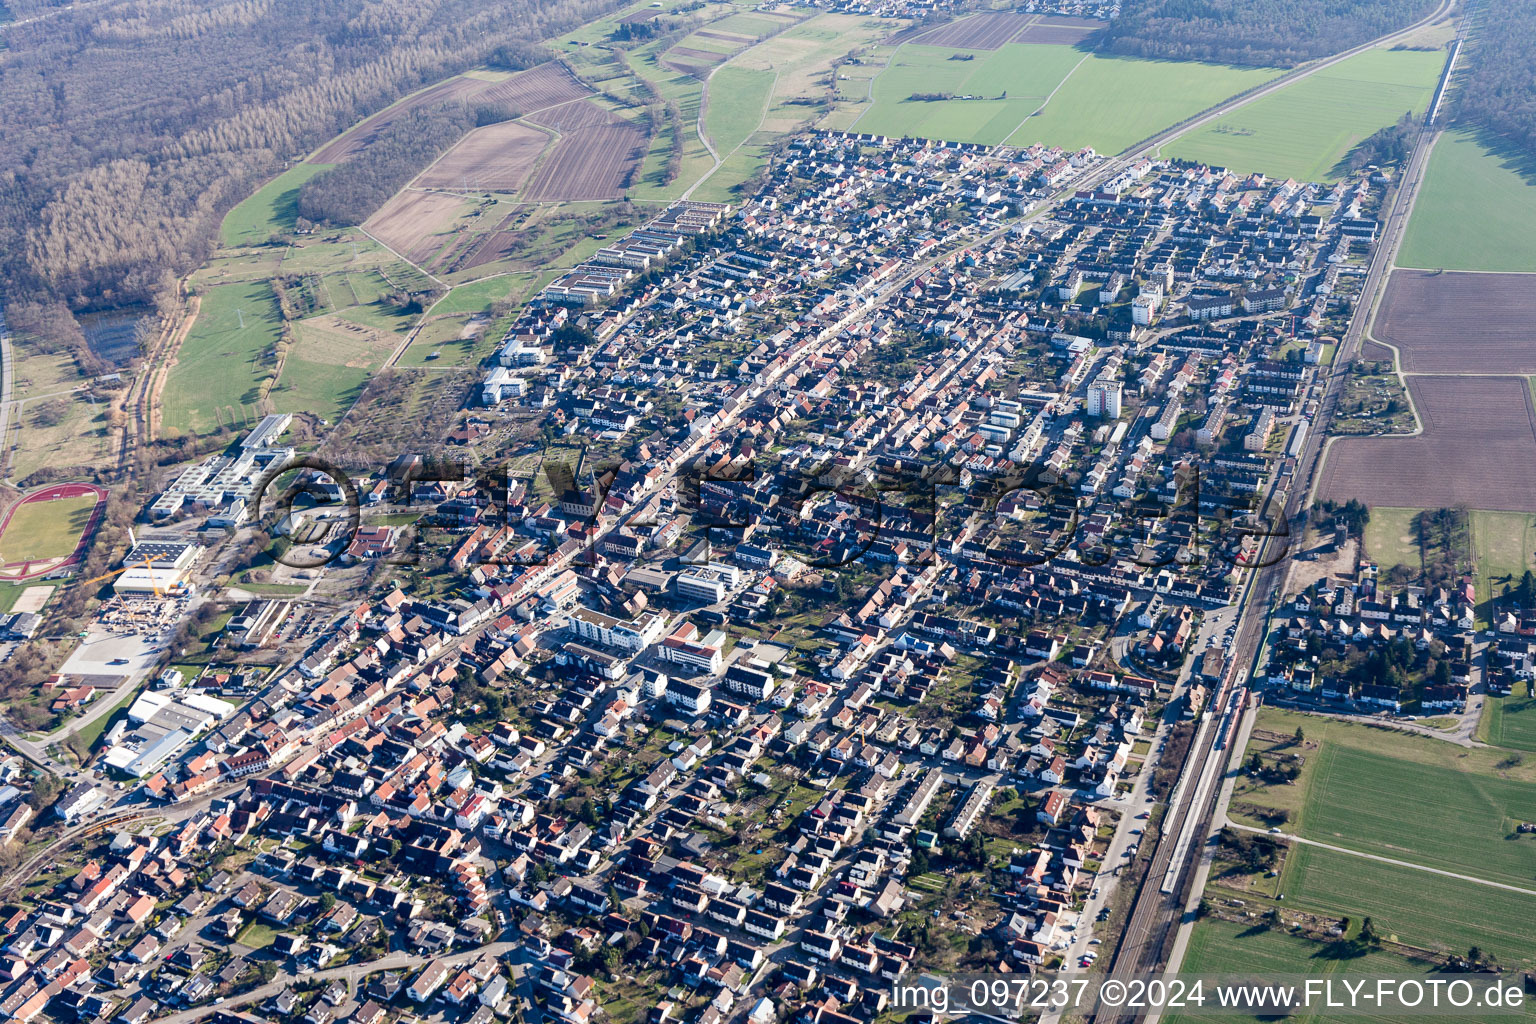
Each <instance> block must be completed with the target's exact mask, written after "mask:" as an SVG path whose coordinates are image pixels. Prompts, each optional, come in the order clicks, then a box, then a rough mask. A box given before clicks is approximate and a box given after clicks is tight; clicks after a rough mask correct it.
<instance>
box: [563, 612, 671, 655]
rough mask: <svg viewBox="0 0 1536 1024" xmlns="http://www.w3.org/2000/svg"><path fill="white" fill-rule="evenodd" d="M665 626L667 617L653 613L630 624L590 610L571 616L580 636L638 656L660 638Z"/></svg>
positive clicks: (648, 613)
mask: <svg viewBox="0 0 1536 1024" xmlns="http://www.w3.org/2000/svg"><path fill="white" fill-rule="evenodd" d="M666 627H667V620H666V617H665V616H663V615H657V614H654V613H651V612H646V613H645V614H643V615H641V616H640V617H639V618H637V619H633V620H631V621H628V622H626V621H624V620H623V619H616V618H614V617H613V616H611V615H604V614H603V613H602V612H596V611H593V610H591V609H590V608H578V609H576V610H575V611H574V612H572V613H571V628H572V629H574V630H575V631H576V634H577V635H578V636H580V637H582V638H583V639H586V640H593V641H596V642H597V643H600V644H602V645H604V646H605V647H617V648H618V649H619V650H621V651H630V652H632V653H636V654H638V653H639V652H640V651H643V650H645V648H647V647H649V646H650V645H651V644H653V643H655V642H656V641H657V640H659V639H661V632H662V630H664V629H666Z"/></svg>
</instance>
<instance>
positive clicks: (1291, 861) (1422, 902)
mask: <svg viewBox="0 0 1536 1024" xmlns="http://www.w3.org/2000/svg"><path fill="white" fill-rule="evenodd" d="M1460 868H1461V870H1462V871H1463V872H1464V873H1471V872H1474V871H1476V870H1477V861H1476V859H1475V857H1469V858H1465V859H1464V860H1463V861H1462V863H1461V865H1460ZM1525 884H1526V887H1527V888H1536V885H1532V884H1531V883H1530V880H1529V877H1527V879H1526V880H1525ZM1281 887H1282V889H1283V890H1284V892H1285V906H1286V908H1287V909H1292V910H1313V911H1317V912H1319V913H1324V914H1331V915H1335V916H1339V915H1343V916H1348V917H1351V918H1353V919H1354V920H1355V921H1357V922H1358V921H1359V920H1360V919H1361V918H1363V917H1366V916H1369V917H1371V918H1373V919H1374V922H1375V925H1376V931H1377V933H1378V934H1380V935H1382V936H1384V937H1387V938H1391V937H1393V936H1395V937H1396V938H1397V939H1398V940H1399V941H1401V942H1404V943H1407V944H1408V945H1411V946H1415V947H1418V948H1420V949H1428V950H1437V951H1441V952H1447V953H1465V952H1466V951H1467V949H1468V948H1469V947H1471V946H1482V947H1483V948H1484V949H1486V950H1489V951H1491V952H1492V953H1493V954H1494V955H1495V956H1497V957H1498V958H1499V960H1501V961H1503V962H1504V963H1505V964H1507V965H1514V964H1520V965H1522V966H1524V965H1528V964H1530V963H1531V961H1532V958H1533V956H1536V952H1533V950H1532V948H1531V943H1530V937H1531V922H1532V921H1533V920H1536V896H1527V895H1524V894H1522V893H1517V892H1510V891H1508V890H1505V889H1495V888H1493V887H1491V886H1486V885H1478V884H1476V883H1475V882H1464V881H1461V880H1459V879H1455V878H1446V877H1444V876H1443V875H1432V874H1429V873H1427V872H1423V871H1415V870H1414V869H1412V868H1403V867H1397V866H1396V865H1392V864H1382V863H1380V862H1379V861H1373V860H1366V859H1365V858H1363V857H1352V856H1350V855H1349V854H1346V853H1338V852H1335V851H1333V850H1324V849H1320V848H1318V847H1315V846H1307V845H1306V844H1304V843H1297V844H1295V845H1293V846H1292V847H1291V852H1290V854H1289V855H1288V856H1287V857H1286V864H1285V870H1284V871H1283V872H1282V885H1281Z"/></svg>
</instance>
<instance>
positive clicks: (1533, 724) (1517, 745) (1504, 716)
mask: <svg viewBox="0 0 1536 1024" xmlns="http://www.w3.org/2000/svg"><path fill="white" fill-rule="evenodd" d="M1477 738H1478V739H1480V740H1482V741H1483V742H1484V743H1492V744H1493V745H1494V746H1496V747H1506V748H1508V749H1510V750H1530V751H1536V698H1533V697H1531V696H1530V689H1529V686H1528V684H1526V683H1517V684H1516V686H1515V690H1514V692H1513V693H1511V694H1510V695H1509V696H1508V697H1488V698H1486V699H1485V700H1484V702H1483V719H1482V721H1481V722H1479V723H1478V733H1477Z"/></svg>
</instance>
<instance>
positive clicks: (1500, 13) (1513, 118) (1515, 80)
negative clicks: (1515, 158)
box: [1453, 0, 1536, 159]
mask: <svg viewBox="0 0 1536 1024" xmlns="http://www.w3.org/2000/svg"><path fill="white" fill-rule="evenodd" d="M1476 11H1477V13H1476V19H1477V20H1476V21H1475V23H1474V24H1473V27H1472V31H1471V33H1470V36H1469V38H1468V40H1467V48H1466V57H1465V60H1464V61H1463V64H1462V71H1461V73H1460V75H1459V79H1460V80H1459V82H1458V85H1457V89H1456V91H1455V93H1454V94H1453V95H1454V101H1455V103H1456V104H1457V112H1458V114H1459V116H1460V117H1461V118H1462V119H1463V120H1466V121H1473V122H1476V123H1477V124H1480V125H1482V126H1483V127H1485V128H1487V129H1489V130H1491V131H1493V132H1495V133H1496V134H1498V135H1501V136H1503V137H1504V138H1506V139H1508V140H1510V141H1511V142H1514V143H1515V144H1516V145H1518V146H1519V147H1520V149H1521V150H1523V151H1524V153H1525V156H1526V157H1527V158H1528V159H1529V158H1531V157H1536V0H1500V2H1499V3H1497V4H1493V3H1484V4H1481V5H1480V6H1479V7H1478V8H1477V9H1476Z"/></svg>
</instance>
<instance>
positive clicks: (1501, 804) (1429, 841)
mask: <svg viewBox="0 0 1536 1024" xmlns="http://www.w3.org/2000/svg"><path fill="white" fill-rule="evenodd" d="M1334 729H1335V726H1332V725H1330V726H1329V727H1328V735H1329V736H1330V737H1331V736H1332V735H1333V734H1334ZM1427 742H1437V741H1434V740H1428V741H1427ZM1312 760H1313V762H1314V763H1312V764H1311V765H1309V768H1308V770H1309V772H1310V775H1311V779H1310V781H1309V783H1308V788H1307V796H1306V802H1305V803H1304V805H1303V807H1302V811H1301V818H1300V821H1299V822H1293V823H1292V824H1291V825H1290V826H1288V827H1287V830H1288V831H1291V832H1296V833H1297V834H1299V835H1302V836H1305V837H1307V838H1308V839H1316V840H1318V841H1320V842H1325V843H1331V844H1333V845H1336V846H1343V847H1348V848H1349V849H1352V850H1361V851H1364V852H1366V853H1373V854H1376V855H1378V856H1382V857H1391V858H1393V859H1395V860H1404V861H1410V862H1412V863H1415V864H1423V865H1426V866H1428V867H1435V868H1441V869H1443V870H1446V871H1457V872H1462V873H1465V874H1471V875H1476V876H1478V877H1480V878H1487V879H1490V880H1492V881H1496V882H1504V883H1507V884H1509V885H1518V886H1525V887H1530V888H1536V885H1533V884H1532V881H1531V880H1532V878H1533V877H1536V836H1516V835H1515V826H1516V825H1517V824H1518V823H1519V822H1522V821H1536V787H1533V786H1531V785H1529V784H1527V783H1522V782H1514V781H1510V780H1507V779H1498V778H1490V777H1488V776H1484V775H1479V774H1475V773H1473V772H1468V771H1457V770H1454V769H1451V768H1442V767H1438V766H1435V765H1428V764H1419V763H1417V762H1415V761H1412V760H1409V759H1408V751H1406V750H1405V751H1404V756H1403V757H1400V758H1393V757H1388V756H1384V755H1382V754H1378V753H1373V752H1370V751H1366V750H1360V749H1357V748H1353V747H1349V746H1344V745H1342V744H1339V743H1335V742H1331V741H1325V742H1324V743H1323V746H1322V750H1321V751H1320V752H1319V753H1317V754H1316V755H1314V757H1313V758H1312ZM1385 793H1390V794H1392V798H1391V799H1390V800H1384V799H1382V795H1383V794H1385Z"/></svg>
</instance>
